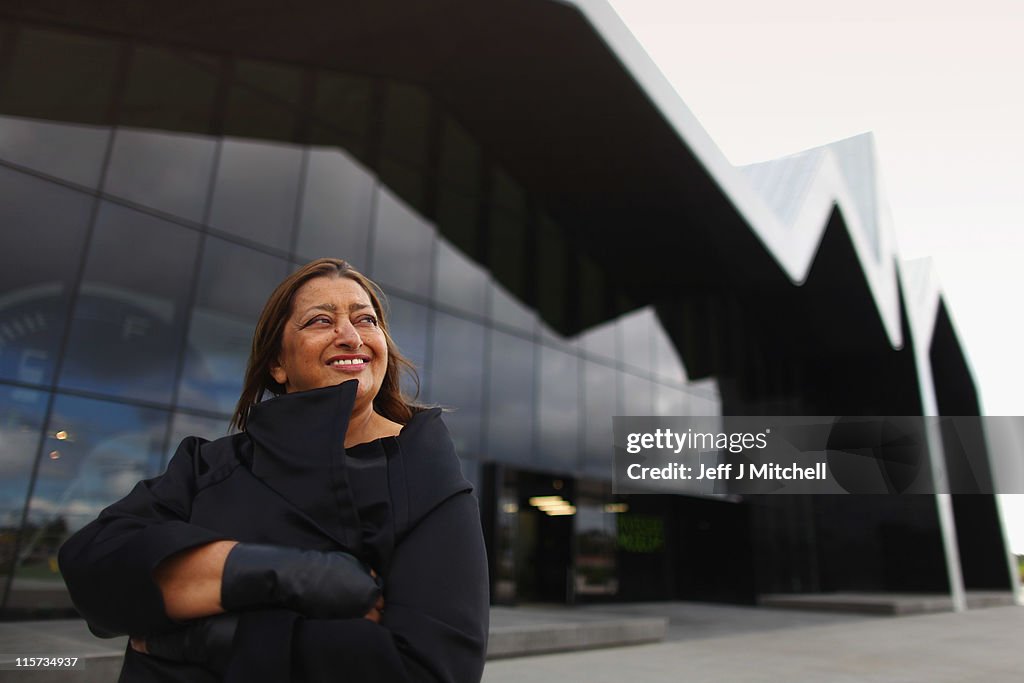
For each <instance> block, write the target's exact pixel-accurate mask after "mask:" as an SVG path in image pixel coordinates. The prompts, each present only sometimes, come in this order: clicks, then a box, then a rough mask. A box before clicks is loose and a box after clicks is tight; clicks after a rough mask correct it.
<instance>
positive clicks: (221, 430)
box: [161, 412, 229, 470]
mask: <svg viewBox="0 0 1024 683" xmlns="http://www.w3.org/2000/svg"><path fill="white" fill-rule="evenodd" d="M228 433H229V430H228V420H227V418H222V419H214V418H210V417H201V416H199V415H191V414H189V413H179V412H176V413H174V415H173V416H172V417H171V436H170V438H168V439H167V453H166V456H165V459H164V461H163V465H162V467H161V470H164V469H167V463H168V462H170V459H171V457H173V456H174V452H175V451H176V450H178V445H179V444H180V443H181V442H182V440H183V439H184V438H185V437H187V436H198V437H200V438H202V439H206V440H207V441H215V440H216V439H219V438H220V437H222V436H227V434H228Z"/></svg>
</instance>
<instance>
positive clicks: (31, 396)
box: [0, 384, 46, 573]
mask: <svg viewBox="0 0 1024 683" xmlns="http://www.w3.org/2000/svg"><path fill="white" fill-rule="evenodd" d="M45 410H46V394H45V393H43V392H41V391H32V390H31V389H22V388H20V387H11V386H6V385H2V384H0V572H2V573H6V572H7V570H8V567H9V564H10V561H11V558H12V557H13V554H12V553H13V552H14V548H13V541H14V532H16V531H17V528H18V525H19V524H21V513H22V508H23V507H24V505H25V495H26V493H27V492H28V485H29V478H30V477H31V475H32V464H33V463H34V462H35V459H36V453H37V452H38V451H39V436H40V434H41V433H42V430H43V415H44V412H45Z"/></svg>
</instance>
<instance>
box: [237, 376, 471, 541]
mask: <svg viewBox="0 0 1024 683" xmlns="http://www.w3.org/2000/svg"><path fill="white" fill-rule="evenodd" d="M357 388H358V384H357V382H356V381H355V380H349V381H347V382H344V383H342V384H339V385H336V386H332V387H324V388H322V389H314V390H312V391H303V392H296V393H292V394H284V395H281V396H277V397H275V398H272V399H269V400H267V401H263V402H262V403H259V404H257V405H255V406H253V408H252V411H251V412H250V414H249V419H248V421H247V424H246V433H247V434H248V436H249V439H250V440H251V441H252V444H253V456H252V473H253V474H254V475H256V477H258V478H259V479H260V480H261V481H263V483H264V484H266V485H267V486H269V487H270V488H272V489H273V490H275V491H276V492H277V493H278V494H280V495H281V496H282V497H283V498H285V499H286V500H288V501H289V502H290V503H291V504H292V505H294V506H295V507H297V508H298V509H299V510H301V511H302V512H303V513H304V514H305V515H306V516H307V517H309V518H310V519H312V520H313V521H314V522H315V523H316V524H317V525H318V526H320V528H321V529H322V530H324V531H325V532H326V533H327V534H328V535H329V536H330V537H332V538H334V539H335V540H336V541H338V542H339V543H341V544H342V545H343V546H345V547H347V548H349V549H351V550H352V551H353V552H357V551H358V550H359V549H360V548H362V547H363V540H364V539H365V538H366V537H367V535H368V534H369V533H370V531H369V527H372V526H377V525H379V524H380V523H382V522H383V519H384V517H385V516H387V517H390V518H391V521H392V522H393V524H394V527H395V529H396V530H401V529H403V528H408V527H410V526H411V525H413V524H415V522H416V521H417V520H418V519H420V518H421V517H422V516H423V515H425V514H427V513H428V512H429V511H430V510H431V509H433V507H434V506H436V505H437V504H438V503H439V502H440V501H442V500H444V499H445V498H447V497H448V496H450V495H452V494H453V493H456V492H458V491H463V490H469V489H470V488H471V487H470V485H469V483H468V482H467V481H466V480H465V479H464V478H463V476H462V471H461V467H460V464H459V461H458V458H457V457H456V455H455V450H454V447H453V445H452V442H451V437H450V436H449V435H448V430H447V429H446V428H445V426H444V422H443V421H442V420H441V410H440V409H439V408H431V409H428V410H421V411H419V412H416V413H415V414H414V415H413V417H412V419H411V420H410V421H409V422H408V423H407V424H406V425H405V426H404V427H403V428H402V431H401V433H400V434H399V435H398V436H397V437H385V438H383V439H378V440H376V441H372V442H369V443H366V444H360V445H359V446H356V447H353V448H351V449H349V453H348V454H346V450H345V433H346V431H347V429H348V421H349V417H350V416H351V414H352V407H353V406H354V405H355V397H356V389H357ZM385 499H387V500H389V501H390V502H389V503H388V505H387V507H388V510H387V511H382V510H381V508H380V507H379V506H378V505H376V504H375V503H374V502H373V501H377V502H383V501H384V500H385Z"/></svg>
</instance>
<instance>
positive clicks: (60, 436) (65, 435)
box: [54, 429, 68, 441]
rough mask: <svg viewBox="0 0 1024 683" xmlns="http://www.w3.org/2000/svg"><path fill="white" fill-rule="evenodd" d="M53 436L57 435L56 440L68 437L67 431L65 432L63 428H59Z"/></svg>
mask: <svg viewBox="0 0 1024 683" xmlns="http://www.w3.org/2000/svg"><path fill="white" fill-rule="evenodd" d="M54 436H55V437H57V440H58V441H64V440H65V439H67V438H68V433H67V432H65V431H64V430H63V429H62V430H60V431H59V432H57V433H56V434H54Z"/></svg>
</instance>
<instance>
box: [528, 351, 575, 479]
mask: <svg viewBox="0 0 1024 683" xmlns="http://www.w3.org/2000/svg"><path fill="white" fill-rule="evenodd" d="M538 354H539V371H538V373H537V376H538V401H537V427H538V430H537V436H538V438H537V441H538V447H539V448H538V450H539V453H540V457H541V458H542V459H543V461H544V463H545V464H548V463H550V464H552V465H555V464H557V465H559V466H563V467H565V468H566V469H569V470H570V471H573V470H576V469H577V464H578V459H579V432H580V368H579V366H580V363H579V358H577V357H576V356H574V355H572V354H570V353H565V352H564V351H559V350H558V349H554V348H551V347H549V346H541V347H540V348H539V349H538Z"/></svg>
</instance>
